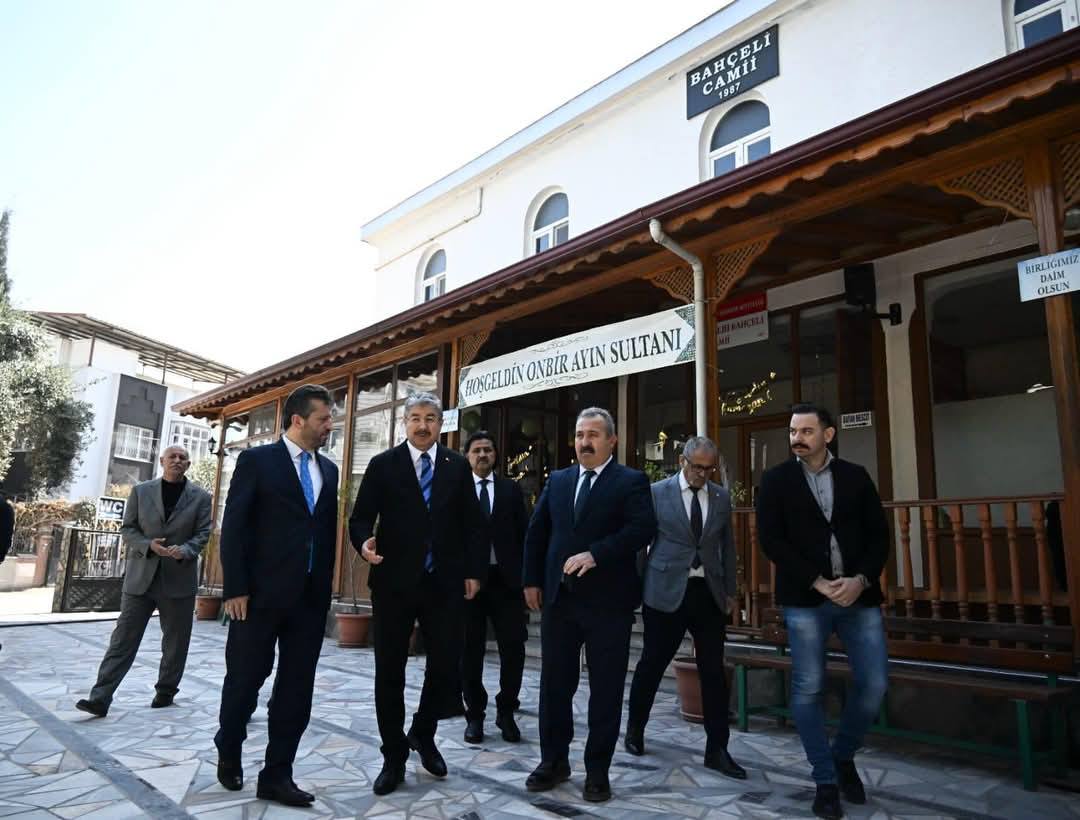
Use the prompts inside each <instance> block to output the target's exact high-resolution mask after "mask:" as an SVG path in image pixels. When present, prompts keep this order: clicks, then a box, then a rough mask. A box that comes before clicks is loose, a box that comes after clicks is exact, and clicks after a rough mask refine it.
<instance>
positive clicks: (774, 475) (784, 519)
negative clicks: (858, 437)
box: [757, 458, 889, 606]
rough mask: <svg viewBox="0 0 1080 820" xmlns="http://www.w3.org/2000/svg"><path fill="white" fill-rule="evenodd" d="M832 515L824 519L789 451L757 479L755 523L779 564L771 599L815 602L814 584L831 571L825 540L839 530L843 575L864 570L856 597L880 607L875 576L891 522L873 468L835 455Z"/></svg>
mask: <svg viewBox="0 0 1080 820" xmlns="http://www.w3.org/2000/svg"><path fill="white" fill-rule="evenodd" d="M829 469H831V470H832V474H833V515H832V522H831V523H830V522H829V521H827V520H826V518H825V515H824V514H823V513H822V512H821V508H820V507H819V506H818V503H817V499H816V498H814V494H813V493H812V492H811V490H810V486H809V485H808V484H807V482H806V475H805V473H804V472H803V467H802V464H801V463H800V462H799V460H798V459H796V458H792V459H790V460H788V461H785V462H783V463H782V464H777V465H776V466H775V467H773V468H772V469H771V470H769V471H767V472H766V473H765V475H764V476H762V478H761V488H760V489H759V490H758V496H757V528H758V537H759V539H760V541H761V548H762V550H763V551H764V553H765V554H766V555H767V556H768V557H769V560H771V561H772V562H773V563H774V564H775V565H776V601H777V603H779V604H781V605H785V606H817V605H819V604H821V603H823V602H824V601H825V600H826V598H825V596H824V595H822V594H821V593H819V592H818V591H817V590H815V589H813V583H814V580H815V579H816V578H817V577H818V576H819V575H820V576H822V577H824V578H832V577H833V576H832V565H831V563H830V561H829V551H830V550H829V544H830V541H831V535H832V533H834V532H835V533H836V540H837V543H838V544H839V545H840V554H841V555H842V556H843V559H844V574H845V575H847V576H849V577H850V576H855V575H858V574H860V573H861V574H863V575H865V576H866V579H867V580H868V581H869V582H870V586H869V587H867V589H866V590H865V591H864V592H863V593H862V595H861V596H859V598H858V600H857V601H856V604H858V605H860V606H878V605H879V604H880V603H881V601H882V600H883V597H882V593H881V585H880V583H879V581H878V579H879V577H880V576H881V570H882V569H883V568H884V567H885V561H886V559H887V558H888V555H889V525H888V522H887V520H886V518H885V510H884V509H883V508H882V506H881V498H880V497H879V496H878V493H877V488H876V487H874V482H873V480H871V478H870V474H869V473H867V472H866V470H865V469H864V468H863V467H861V466H860V465H858V464H853V463H852V462H850V461H844V460H843V459H839V458H834V459H833V460H832V465H831V467H830V468H829Z"/></svg>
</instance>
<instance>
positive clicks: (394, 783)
mask: <svg viewBox="0 0 1080 820" xmlns="http://www.w3.org/2000/svg"><path fill="white" fill-rule="evenodd" d="M404 782H405V764H404V763H391V762H390V761H389V760H385V761H383V767H382V771H381V772H379V776H378V777H376V778H375V782H374V783H373V784H372V786H371V790H372V791H373V792H375V794H379V795H383V794H390V792H392V791H393V790H394V789H396V788H397V787H398V786H400V785H401V784H402V783H404Z"/></svg>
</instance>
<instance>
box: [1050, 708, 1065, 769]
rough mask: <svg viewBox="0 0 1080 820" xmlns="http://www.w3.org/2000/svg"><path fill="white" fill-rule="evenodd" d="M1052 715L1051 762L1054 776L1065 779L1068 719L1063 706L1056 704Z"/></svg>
mask: <svg viewBox="0 0 1080 820" xmlns="http://www.w3.org/2000/svg"><path fill="white" fill-rule="evenodd" d="M1053 715H1054V719H1053V721H1052V723H1053V727H1052V728H1051V736H1052V737H1053V744H1054V745H1053V751H1052V753H1051V760H1052V762H1053V767H1054V774H1055V775H1057V776H1058V777H1065V775H1066V758H1067V756H1068V752H1067V748H1068V745H1069V739H1068V727H1069V723H1068V721H1069V718H1068V714H1067V713H1066V711H1065V704H1063V703H1058V704H1056V705H1055V706H1054V710H1053Z"/></svg>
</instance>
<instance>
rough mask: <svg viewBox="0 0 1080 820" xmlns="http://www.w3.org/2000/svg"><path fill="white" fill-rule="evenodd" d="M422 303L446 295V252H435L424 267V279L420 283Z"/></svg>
mask: <svg viewBox="0 0 1080 820" xmlns="http://www.w3.org/2000/svg"><path fill="white" fill-rule="evenodd" d="M420 284H421V288H422V291H421V292H422V293H423V297H424V298H423V300H422V301H424V302H430V301H431V300H432V299H434V298H436V297H437V296H442V295H443V294H444V293H446V251H444V250H442V249H440V250H437V251H435V253H433V254H432V255H431V258H430V259H428V261H427V264H426V265H425V266H424V279H423V281H422V282H421V283H420Z"/></svg>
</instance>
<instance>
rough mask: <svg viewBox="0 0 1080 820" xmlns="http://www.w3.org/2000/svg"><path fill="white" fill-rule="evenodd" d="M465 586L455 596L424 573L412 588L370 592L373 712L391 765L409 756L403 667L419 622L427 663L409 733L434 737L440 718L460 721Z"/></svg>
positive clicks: (422, 737)
mask: <svg viewBox="0 0 1080 820" xmlns="http://www.w3.org/2000/svg"><path fill="white" fill-rule="evenodd" d="M464 595H465V585H464V583H462V585H461V587H460V588H459V589H457V594H453V593H452V592H449V591H446V590H443V588H442V587H441V586H440V584H439V581H438V579H437V578H436V576H435V575H434V574H425V575H424V576H423V577H422V578H421V581H420V583H419V584H417V585H416V586H415V587H414V588H413V589H410V590H407V591H403V590H385V591H384V590H372V593H371V609H372V619H371V628H372V633H373V639H374V646H375V714H376V718H377V719H378V723H379V737H381V738H382V753H383V756H384V757H385V758H386V759H387V760H389V761H395V762H396V761H402V760H404V759H405V758H407V757H408V756H409V744H408V741H407V740H406V739H405V732H404V726H405V663H406V662H407V661H408V659H409V636H410V635H411V634H412V628H413V624H415V623H416V622H417V621H419V623H420V635H421V636H422V637H423V639H424V649H425V651H426V652H427V663H426V666H425V667H424V687H423V689H422V690H421V691H420V703H419V705H418V706H417V708H416V713H415V714H414V715H413V721H412V728H411V730H410V731H412V732H413V733H414V734H415V735H416V736H418V737H419V738H421V739H430V738H433V737H434V736H435V729H436V726H437V724H438V722H439V721H440V720H445V719H447V718H452V717H459V716H461V715H462V714H464V712H465V710H464V709H463V708H462V705H461V677H460V666H461V633H462V603H463V602H464Z"/></svg>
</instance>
